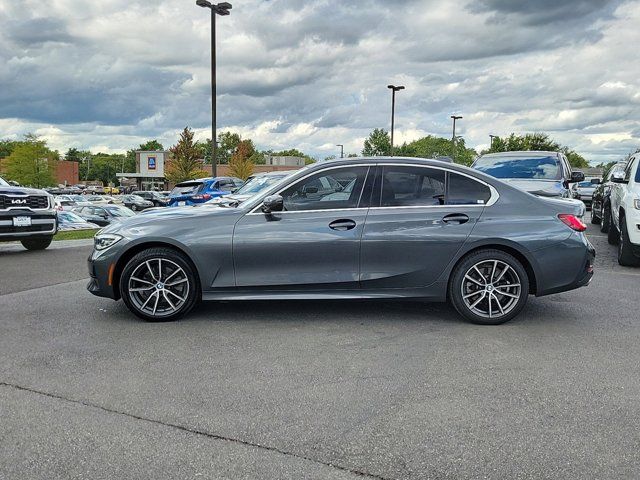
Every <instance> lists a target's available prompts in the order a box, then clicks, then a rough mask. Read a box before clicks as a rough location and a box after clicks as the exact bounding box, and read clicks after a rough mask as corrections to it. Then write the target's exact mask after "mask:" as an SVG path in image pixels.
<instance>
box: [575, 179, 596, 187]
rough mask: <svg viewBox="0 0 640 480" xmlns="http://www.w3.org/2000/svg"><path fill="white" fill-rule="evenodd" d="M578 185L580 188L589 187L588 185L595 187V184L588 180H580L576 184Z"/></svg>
mask: <svg viewBox="0 0 640 480" xmlns="http://www.w3.org/2000/svg"><path fill="white" fill-rule="evenodd" d="M578 186H579V187H581V188H589V187H595V185H594V184H593V183H591V182H590V181H589V182H580V183H579V184H578Z"/></svg>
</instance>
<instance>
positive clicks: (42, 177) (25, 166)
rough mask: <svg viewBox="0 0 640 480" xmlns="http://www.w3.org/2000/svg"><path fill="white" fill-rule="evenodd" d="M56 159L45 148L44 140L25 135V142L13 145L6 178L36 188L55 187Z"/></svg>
mask: <svg viewBox="0 0 640 480" xmlns="http://www.w3.org/2000/svg"><path fill="white" fill-rule="evenodd" d="M57 159H58V153H57V152H55V151H52V150H50V149H49V148H47V144H46V142H45V141H44V140H40V139H39V138H38V137H36V136H35V135H31V134H28V135H25V140H24V141H23V142H18V143H17V144H16V145H14V147H13V150H12V152H11V155H9V157H8V158H7V162H6V174H7V178H8V179H10V180H14V181H16V182H18V183H19V184H21V185H29V186H32V187H37V188H40V187H48V186H51V185H55V161H56V160H57Z"/></svg>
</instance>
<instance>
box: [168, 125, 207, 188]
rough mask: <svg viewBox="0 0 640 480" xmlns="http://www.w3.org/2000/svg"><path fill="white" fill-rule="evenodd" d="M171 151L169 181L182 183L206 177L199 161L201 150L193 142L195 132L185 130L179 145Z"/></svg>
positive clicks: (186, 128) (188, 129) (187, 128)
mask: <svg viewBox="0 0 640 480" xmlns="http://www.w3.org/2000/svg"><path fill="white" fill-rule="evenodd" d="M169 150H170V152H171V160H170V162H169V164H168V165H167V166H166V169H165V177H166V178H167V180H169V181H170V182H173V183H180V182H184V181H185V180H193V179H194V178H198V177H200V176H205V175H206V174H205V172H203V171H202V165H201V164H200V162H199V161H198V160H199V158H200V149H199V148H198V146H197V145H196V143H195V142H194V141H193V131H192V130H191V129H190V128H189V127H185V128H184V130H183V131H182V133H181V134H180V139H179V140H178V143H177V144H175V145H174V146H173V147H171V148H170V149H169Z"/></svg>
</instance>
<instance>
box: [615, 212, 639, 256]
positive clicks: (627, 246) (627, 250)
mask: <svg viewBox="0 0 640 480" xmlns="http://www.w3.org/2000/svg"><path fill="white" fill-rule="evenodd" d="M618 263H619V264H620V265H623V266H625V267H637V266H638V265H640V260H639V259H638V258H637V257H636V256H635V255H634V254H633V249H632V248H631V241H630V240H629V232H627V221H626V220H625V218H624V217H620V241H619V242H618Z"/></svg>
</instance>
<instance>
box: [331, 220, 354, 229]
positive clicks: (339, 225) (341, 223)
mask: <svg viewBox="0 0 640 480" xmlns="http://www.w3.org/2000/svg"><path fill="white" fill-rule="evenodd" d="M329 228H331V229H332V230H339V231H345V230H351V229H352V228H356V222H354V221H353V220H349V219H340V220H334V221H333V222H331V223H330V224H329Z"/></svg>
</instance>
